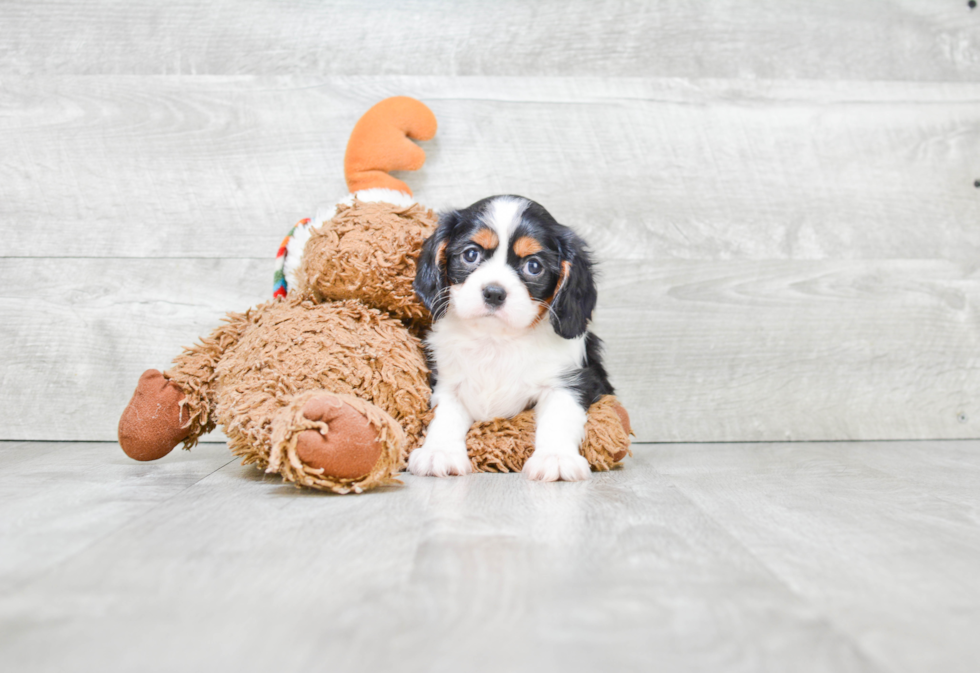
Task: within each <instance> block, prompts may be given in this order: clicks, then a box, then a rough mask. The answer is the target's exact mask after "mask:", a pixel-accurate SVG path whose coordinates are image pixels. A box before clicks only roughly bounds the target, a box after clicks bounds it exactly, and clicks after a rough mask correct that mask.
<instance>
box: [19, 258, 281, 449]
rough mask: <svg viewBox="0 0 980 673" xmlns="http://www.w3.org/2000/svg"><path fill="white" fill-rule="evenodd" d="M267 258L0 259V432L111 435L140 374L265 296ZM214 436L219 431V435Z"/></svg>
mask: <svg viewBox="0 0 980 673" xmlns="http://www.w3.org/2000/svg"><path fill="white" fill-rule="evenodd" d="M272 268H273V265H272V263H271V262H270V261H269V260H240V259H232V260H217V259H191V260H180V259H168V260H160V261H153V260H135V259H134V260H104V259H63V260H44V259H7V260H3V265H2V266H0V278H3V280H4V282H5V283H6V288H5V294H4V296H3V297H0V344H2V362H3V366H2V367H0V390H2V391H3V392H0V433H2V436H3V438H7V439H10V438H12V439H50V438H55V439H70V440H85V439H97V440H113V439H114V438H115V437H116V426H117V424H118V422H119V415H120V414H121V413H122V410H123V409H124V408H125V406H126V403H127V402H128V401H129V398H130V396H131V395H132V394H133V390H134V389H135V387H136V381H137V379H138V378H139V375H140V374H141V373H142V372H143V371H144V370H146V369H149V368H155V369H161V370H163V369H166V368H167V367H168V366H169V364H170V362H171V360H172V359H173V358H174V357H175V356H176V355H178V354H179V353H180V351H181V348H182V347H184V346H189V345H191V344H192V343H194V341H195V340H197V338H198V337H200V336H203V335H205V334H207V333H209V332H210V331H211V330H212V329H214V328H215V327H218V326H219V325H220V324H221V318H223V317H224V315H225V313H226V312H228V311H241V310H245V309H246V308H248V307H249V306H252V305H254V304H257V303H259V302H260V301H264V300H265V299H268V298H270V297H271V295H272V291H271V288H272V280H271V279H272ZM216 438H217V439H221V437H220V436H219V437H216Z"/></svg>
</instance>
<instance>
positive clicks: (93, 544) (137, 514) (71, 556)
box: [7, 442, 236, 597]
mask: <svg viewBox="0 0 980 673" xmlns="http://www.w3.org/2000/svg"><path fill="white" fill-rule="evenodd" d="M89 443H97V442H89ZM105 443H106V444H109V443H111V442H105ZM235 459H236V457H235V456H232V457H231V458H230V459H229V460H228V462H226V463H223V464H222V465H221V466H220V467H217V468H215V469H213V470H211V471H210V472H208V473H207V474H206V475H204V476H203V477H201V478H200V479H198V480H196V481H195V482H193V483H191V484H188V485H187V486H186V487H184V488H182V489H180V490H179V491H177V492H176V493H173V494H172V495H169V496H167V497H166V498H164V499H162V500H158V501H157V502H155V503H153V504H152V505H149V506H148V507H147V508H146V509H143V510H140V511H139V512H134V513H133V515H132V516H131V517H129V518H128V519H127V520H126V521H124V522H122V523H121V524H119V525H118V526H116V527H115V528H113V529H112V530H111V531H107V532H106V533H104V534H102V535H100V536H99V537H97V538H95V539H94V540H92V541H90V542H89V543H88V544H86V545H85V546H84V547H81V548H80V549H77V550H75V552H74V553H72V554H69V555H68V556H66V557H65V558H63V559H61V560H59V561H58V562H57V563H55V564H54V565H52V566H50V567H48V568H46V569H44V570H43V571H41V572H40V573H38V574H37V575H36V576H34V577H32V578H31V579H28V580H25V581H24V582H23V583H22V584H21V585H20V587H18V588H17V590H15V591H13V592H10V593H9V594H7V597H9V596H13V595H16V594H17V593H18V592H19V591H21V590H23V589H26V588H28V587H31V586H33V585H34V584H36V583H37V582H39V581H41V580H42V579H44V578H45V577H47V576H48V575H50V574H51V573H52V572H54V571H55V570H57V569H59V568H61V567H62V566H64V565H65V564H66V563H67V562H69V561H72V560H74V559H75V558H77V557H78V556H80V555H81V554H83V553H85V552H87V551H89V550H91V549H94V548H95V547H97V546H98V545H99V544H101V543H102V542H104V541H105V540H107V539H109V538H111V537H112V536H114V535H117V534H118V533H120V532H121V531H123V530H124V529H126V528H127V527H128V526H130V525H131V524H132V523H133V522H134V521H135V520H136V519H138V518H141V517H143V516H145V515H146V514H149V513H150V512H152V511H153V510H155V509H157V508H158V507H161V506H162V505H164V504H166V503H168V502H170V501H172V500H173V499H175V498H177V497H178V496H180V495H182V494H184V493H186V492H187V491H188V490H190V489H192V488H194V487H195V486H197V485H198V484H200V483H201V482H202V481H204V480H205V479H208V478H209V477H211V476H212V475H214V474H216V473H217V472H220V471H221V470H223V469H225V468H226V467H228V466H229V465H230V464H231V463H233V462H235Z"/></svg>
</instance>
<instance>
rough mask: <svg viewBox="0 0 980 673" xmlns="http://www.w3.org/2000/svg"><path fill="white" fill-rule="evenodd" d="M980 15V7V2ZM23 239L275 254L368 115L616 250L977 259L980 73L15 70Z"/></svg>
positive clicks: (460, 194)
mask: <svg viewBox="0 0 980 673" xmlns="http://www.w3.org/2000/svg"><path fill="white" fill-rule="evenodd" d="M978 16H980V14H978ZM2 89H3V103H2V105H3V109H2V114H0V130H2V131H3V133H0V226H2V228H3V244H2V248H0V255H2V256H38V257H63V256H96V257H113V258H116V257H256V258H258V257H270V256H271V255H273V254H274V251H275V249H276V247H277V245H278V243H279V241H280V240H281V237H282V236H283V234H284V232H285V231H288V229H289V227H290V226H292V224H293V223H294V222H295V221H296V220H298V219H300V218H301V217H306V216H309V215H311V214H312V213H313V212H315V209H316V207H317V206H319V205H322V204H330V203H333V202H335V201H336V200H337V199H339V198H340V197H341V196H342V195H343V193H344V184H343V177H342V156H343V151H344V147H345V145H346V141H347V136H348V134H349V132H350V129H351V128H352V126H353V123H354V121H355V120H356V119H357V117H358V116H359V115H360V114H362V113H363V111H364V110H366V109H367V108H368V107H369V106H370V105H371V104H373V103H374V102H376V101H377V100H380V99H381V98H384V97H386V96H390V95H394V94H411V95H414V96H416V97H419V98H421V99H422V100H424V101H425V102H427V103H428V104H429V105H430V106H431V107H432V108H433V110H434V111H435V113H436V115H437V116H438V118H439V120H440V130H439V134H438V135H437V136H436V139H435V140H433V141H431V142H429V143H427V144H425V147H426V150H427V152H428V163H427V165H426V167H425V168H424V169H423V170H422V171H421V172H419V173H418V174H412V175H410V176H408V177H406V179H407V180H408V181H409V182H410V183H411V185H412V187H413V188H414V190H415V192H416V194H417V195H418V197H419V198H420V199H421V200H422V202H423V203H426V204H428V205H431V206H433V207H445V206H457V207H458V206H461V205H467V204H469V203H471V202H473V201H475V200H477V199H479V198H482V197H484V196H487V195H489V194H493V193H519V194H524V195H526V196H528V197H530V198H533V199H535V200H537V201H539V202H541V203H543V204H544V205H545V206H546V207H548V208H549V209H550V210H551V211H552V212H553V213H554V214H555V215H556V216H557V217H558V218H559V220H560V221H563V222H566V223H567V224H569V225H571V226H573V227H575V228H576V229H577V230H579V231H580V232H581V233H582V234H583V235H584V236H585V237H586V239H587V240H589V241H590V242H591V244H592V245H593V247H594V248H595V249H596V250H597V251H598V253H599V254H600V256H602V257H604V258H606V259H834V258H838V259H840V258H846V259H862V258H864V259H883V258H904V259H909V258H916V259H923V258H939V259H953V260H972V259H976V258H977V257H978V256H980V230H978V229H977V227H976V226H975V222H977V221H980V192H978V190H977V189H976V188H975V187H974V186H973V182H974V180H975V179H976V178H977V177H980V160H978V158H977V157H978V156H980V154H978V151H977V149H978V147H980V84H955V85H953V84H928V83H926V84H913V83H888V82H884V83H882V82H877V83H864V82H861V83H848V82H808V83H793V82H771V81H766V82H759V81H748V80H743V81H723V80H722V81H719V80H711V81H697V82H687V81H677V80H665V79H646V80H644V79H614V80H608V79H607V80H604V79H595V78H568V79H565V78H527V77H520V78H439V77H437V78H419V77H382V78H339V77H273V78H251V77H244V78H229V77H172V78H171V77H118V76H107V77H81V78H79V77H41V78H38V77H31V78H20V77H4V78H3V81H2Z"/></svg>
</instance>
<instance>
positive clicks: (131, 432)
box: [119, 369, 191, 460]
mask: <svg viewBox="0 0 980 673" xmlns="http://www.w3.org/2000/svg"><path fill="white" fill-rule="evenodd" d="M183 399H184V393H183V391H181V389H180V388H179V387H177V384H175V383H173V382H172V381H169V380H168V379H166V378H164V376H163V374H161V373H160V372H158V371H157V370H156V369H147V370H146V371H145V372H143V375H142V376H140V380H139V383H137V384H136V392H134V393H133V399H131V400H130V401H129V404H128V405H127V406H126V409H125V410H123V413H122V417H120V419H119V445H120V446H121V447H122V450H123V451H125V452H126V455H127V456H129V457H130V458H135V459H136V460H156V459H157V458H163V457H164V456H165V455H167V454H168V453H170V452H171V451H172V450H173V448H174V447H175V446H177V445H178V444H180V443H181V442H182V441H184V439H185V438H186V437H187V435H189V434H190V432H191V429H190V424H189V423H188V422H187V418H186V416H187V414H186V412H183V410H182V409H181V406H180V402H181V400H183ZM182 412H183V413H182Z"/></svg>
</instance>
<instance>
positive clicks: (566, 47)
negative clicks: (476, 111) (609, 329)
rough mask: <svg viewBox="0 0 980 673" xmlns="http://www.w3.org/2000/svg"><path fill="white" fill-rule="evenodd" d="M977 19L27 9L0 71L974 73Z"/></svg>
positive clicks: (834, 9)
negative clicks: (42, 37)
mask: <svg viewBox="0 0 980 673" xmlns="http://www.w3.org/2000/svg"><path fill="white" fill-rule="evenodd" d="M978 21H980V17H978V16H977V14H976V13H973V12H971V11H970V9H969V8H968V6H967V3H966V0H962V1H960V0H949V1H946V0H942V1H937V0H902V1H900V2H898V1H894V0H892V1H889V0H875V1H866V2H859V3H856V2H847V1H846V0H837V1H836V2H823V3H813V2H808V1H807V0H791V1H786V0H765V1H763V2H760V1H759V0H741V1H738V0H723V1H714V2H672V3H647V2H638V1H626V2H622V1H618V0H602V1H594V0H574V1H565V2H532V3H529V2H519V1H516V0H510V1H508V2H494V3H488V2H479V1H478V0H468V1H466V2H456V3H453V5H452V7H451V8H449V7H447V6H446V5H445V3H443V2H439V1H438V0H408V1H404V0H403V1H401V2H394V1H393V0H385V1H379V2H372V3H368V4H365V3H362V2H354V1H351V0H348V1H346V2H310V1H306V2H291V3H288V4H287V3H258V2H250V3H241V2H229V1H227V0H226V1H224V2H203V1H201V0H197V1H184V2H178V3H167V4H159V3H156V2H151V1H148V0H139V1H130V2H125V3H120V2H110V1H107V0H98V1H95V2H85V3H79V2H71V3H53V2H43V3H42V2H37V1H32V0H18V1H15V2H5V3H4V4H3V6H2V8H0V24H2V25H3V26H4V40H3V42H2V43H0V64H2V66H0V73H5V74H35V73H58V74H62V73H70V74H142V75H156V74H182V75H186V74H289V73H325V74H336V75H349V74H359V75H382V74H384V75H387V74H412V75H519V76H523V75H529V74H533V75H582V74H589V75H598V76H606V77H617V76H618V77H622V76H669V77H739V78H810V79H852V80H876V79H891V80H971V79H972V80H976V79H977V78H978V77H980V36H978ZM41 35H43V36H44V39H39V37H38V36H41Z"/></svg>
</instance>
